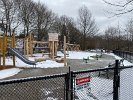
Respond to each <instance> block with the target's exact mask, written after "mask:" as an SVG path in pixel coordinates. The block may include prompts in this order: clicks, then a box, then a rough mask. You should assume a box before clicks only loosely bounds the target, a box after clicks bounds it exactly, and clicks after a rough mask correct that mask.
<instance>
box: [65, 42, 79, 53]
mask: <svg viewBox="0 0 133 100" xmlns="http://www.w3.org/2000/svg"><path fill="white" fill-rule="evenodd" d="M66 49H67V51H79V50H80V45H79V44H70V43H66Z"/></svg>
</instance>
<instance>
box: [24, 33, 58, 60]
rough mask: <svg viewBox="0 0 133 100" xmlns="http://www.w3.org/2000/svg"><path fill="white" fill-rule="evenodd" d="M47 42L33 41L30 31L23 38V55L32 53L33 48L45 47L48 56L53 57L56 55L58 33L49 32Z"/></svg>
mask: <svg viewBox="0 0 133 100" xmlns="http://www.w3.org/2000/svg"><path fill="white" fill-rule="evenodd" d="M48 35H49V39H48V42H42V41H34V38H33V35H32V34H31V33H30V34H29V35H28V36H27V37H26V38H25V39H24V54H25V55H31V56H32V55H33V49H34V48H38V49H47V50H48V51H49V53H48V54H49V57H50V58H52V59H54V57H55V56H57V49H58V34H57V33H49V34H48ZM35 44H44V45H45V47H34V45H35Z"/></svg>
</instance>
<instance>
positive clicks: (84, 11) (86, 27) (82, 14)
mask: <svg viewBox="0 0 133 100" xmlns="http://www.w3.org/2000/svg"><path fill="white" fill-rule="evenodd" d="M78 24H79V28H80V31H81V33H82V35H83V38H82V41H83V42H82V46H83V47H82V48H83V49H84V50H85V49H86V46H85V45H86V41H87V40H86V39H87V37H92V36H94V35H95V34H96V33H97V32H98V28H97V26H96V23H95V20H94V18H93V17H92V14H91V12H90V11H89V9H88V8H87V7H86V6H82V7H81V8H80V9H79V17H78Z"/></svg>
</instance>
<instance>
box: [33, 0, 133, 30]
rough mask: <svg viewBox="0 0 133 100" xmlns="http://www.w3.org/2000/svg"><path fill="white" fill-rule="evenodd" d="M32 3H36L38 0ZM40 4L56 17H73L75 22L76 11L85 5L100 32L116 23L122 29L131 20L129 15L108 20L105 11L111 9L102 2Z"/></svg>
mask: <svg viewBox="0 0 133 100" xmlns="http://www.w3.org/2000/svg"><path fill="white" fill-rule="evenodd" d="M34 1H36V2H38V1H39V0H34ZM117 1H118V0H117ZM40 2H42V3H44V4H46V5H47V6H48V8H49V9H51V10H52V11H53V12H55V13H57V14H58V15H60V16H61V15H67V16H69V17H73V18H74V19H75V21H76V18H77V16H78V9H79V8H80V7H81V6H83V5H86V6H87V7H88V9H89V10H90V11H91V13H92V15H93V17H94V18H95V20H96V23H97V25H98V27H99V29H100V32H102V31H103V30H104V29H105V28H107V27H109V26H116V25H118V23H119V24H120V25H121V27H124V25H125V24H126V22H127V21H128V19H130V18H131V13H130V14H126V15H122V16H120V17H113V18H108V17H109V16H110V15H109V14H108V13H107V12H106V11H112V10H113V8H111V7H110V6H109V5H107V4H105V3H104V2H103V1H102V0H40Z"/></svg>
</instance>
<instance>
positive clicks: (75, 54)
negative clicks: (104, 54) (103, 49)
mask: <svg viewBox="0 0 133 100" xmlns="http://www.w3.org/2000/svg"><path fill="white" fill-rule="evenodd" d="M68 54H69V55H68V56H67V58H68V59H83V58H88V57H89V59H94V58H92V57H91V56H96V54H97V53H92V52H85V51H68ZM58 56H62V57H63V56H64V54H63V53H62V52H58Z"/></svg>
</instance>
